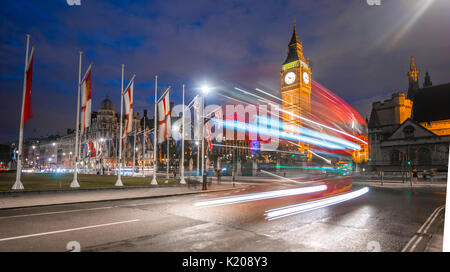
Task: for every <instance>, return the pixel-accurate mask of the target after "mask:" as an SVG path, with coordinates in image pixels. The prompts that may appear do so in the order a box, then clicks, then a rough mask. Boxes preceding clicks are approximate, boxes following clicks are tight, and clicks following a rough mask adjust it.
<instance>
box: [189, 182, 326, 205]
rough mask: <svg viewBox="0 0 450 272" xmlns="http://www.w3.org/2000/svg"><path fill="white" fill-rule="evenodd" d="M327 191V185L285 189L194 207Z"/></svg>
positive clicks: (200, 203)
mask: <svg viewBox="0 0 450 272" xmlns="http://www.w3.org/2000/svg"><path fill="white" fill-rule="evenodd" d="M326 189H327V186H326V185H318V186H310V187H302V188H295V189H285V190H277V191H269V192H262V193H253V194H246V195H239V196H230V197H222V198H214V199H210V200H205V201H199V202H196V203H195V204H194V205H195V206H197V207H202V206H218V205H227V204H235V203H241V202H248V201H255V200H262V199H269V198H276V197H282V196H293V195H303V194H308V193H315V192H320V191H325V190H326Z"/></svg>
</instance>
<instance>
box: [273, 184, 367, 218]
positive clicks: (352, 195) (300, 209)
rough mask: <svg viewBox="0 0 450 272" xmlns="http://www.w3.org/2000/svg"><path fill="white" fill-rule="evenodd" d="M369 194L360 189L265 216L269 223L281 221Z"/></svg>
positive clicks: (287, 207)
mask: <svg viewBox="0 0 450 272" xmlns="http://www.w3.org/2000/svg"><path fill="white" fill-rule="evenodd" d="M367 192H369V188H368V187H364V188H362V189H359V190H357V191H354V192H351V193H346V194H342V195H338V196H333V197H329V198H325V199H321V200H316V201H311V202H307V203H302V204H297V205H291V206H286V207H282V208H277V209H272V210H268V211H266V213H265V215H266V219H267V220H269V221H270V220H275V219H279V218H282V217H286V216H290V215H294V214H298V213H302V212H306V211H311V210H315V209H319V208H324V207H327V206H330V205H335V204H338V203H342V202H344V201H348V200H350V199H354V198H357V197H359V196H362V195H364V194H365V193H367Z"/></svg>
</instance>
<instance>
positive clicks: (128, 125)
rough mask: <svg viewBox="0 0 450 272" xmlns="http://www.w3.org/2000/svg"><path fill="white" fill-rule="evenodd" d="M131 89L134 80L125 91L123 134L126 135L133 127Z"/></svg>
mask: <svg viewBox="0 0 450 272" xmlns="http://www.w3.org/2000/svg"><path fill="white" fill-rule="evenodd" d="M133 90H134V82H132V83H131V85H130V87H129V88H128V90H127V91H126V92H125V94H124V96H125V130H124V131H123V134H124V135H123V136H126V135H127V134H128V133H130V132H131V130H132V129H133Z"/></svg>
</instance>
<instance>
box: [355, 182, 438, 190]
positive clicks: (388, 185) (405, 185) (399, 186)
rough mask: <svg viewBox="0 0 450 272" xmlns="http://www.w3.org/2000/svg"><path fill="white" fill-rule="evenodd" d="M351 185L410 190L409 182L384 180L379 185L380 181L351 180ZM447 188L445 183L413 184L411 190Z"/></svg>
mask: <svg viewBox="0 0 450 272" xmlns="http://www.w3.org/2000/svg"><path fill="white" fill-rule="evenodd" d="M353 184H355V185H364V186H370V187H375V188H390V189H402V188H411V183H410V182H409V181H406V182H404V183H403V182H402V181H398V180H384V181H383V184H381V181H380V180H365V181H357V180H353ZM446 187H447V182H423V181H418V182H413V183H412V188H436V189H438V188H439V189H444V188H446Z"/></svg>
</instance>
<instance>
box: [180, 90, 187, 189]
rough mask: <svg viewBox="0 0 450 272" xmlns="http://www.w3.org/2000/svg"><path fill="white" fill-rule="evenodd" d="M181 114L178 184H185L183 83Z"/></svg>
mask: <svg viewBox="0 0 450 272" xmlns="http://www.w3.org/2000/svg"><path fill="white" fill-rule="evenodd" d="M182 109H183V114H182V115H181V124H182V126H183V129H182V131H181V133H182V135H181V178H180V184H186V181H185V180H184V133H185V130H184V127H185V126H184V111H185V109H184V84H183V107H182Z"/></svg>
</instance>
